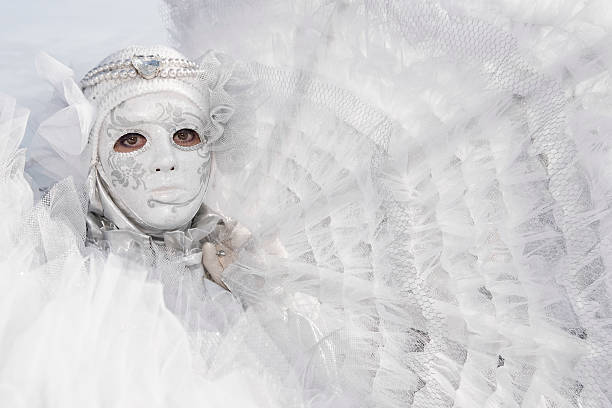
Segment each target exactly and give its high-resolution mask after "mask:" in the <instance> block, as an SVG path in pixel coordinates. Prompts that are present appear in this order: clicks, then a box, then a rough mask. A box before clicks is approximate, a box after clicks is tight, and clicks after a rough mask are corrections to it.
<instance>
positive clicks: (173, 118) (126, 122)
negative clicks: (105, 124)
mask: <svg viewBox="0 0 612 408" xmlns="http://www.w3.org/2000/svg"><path fill="white" fill-rule="evenodd" d="M121 105H123V103H122V104H120V105H119V106H121ZM155 106H156V107H158V108H161V112H159V114H158V115H157V117H156V118H155V119H153V118H138V119H130V118H129V117H127V115H126V114H125V113H121V114H119V113H118V112H117V110H116V109H113V110H112V111H111V112H110V123H111V125H112V126H113V127H115V128H116V127H134V126H138V125H141V124H143V123H153V124H157V125H160V126H162V127H164V128H166V129H167V130H169V131H170V130H172V128H174V125H176V124H177V123H178V124H180V123H182V122H184V121H187V120H188V119H189V118H192V119H196V120H197V121H198V122H200V124H202V125H204V126H205V125H206V122H207V121H206V120H205V118H203V117H201V116H200V115H197V114H195V113H193V112H186V111H184V110H183V109H172V105H171V104H170V103H168V104H166V105H165V106H164V104H162V103H161V102H158V103H156V104H155ZM149 112H150V113H154V112H151V111H149ZM126 113H127V114H129V113H130V110H127V112H126Z"/></svg>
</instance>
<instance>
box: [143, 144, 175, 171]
mask: <svg viewBox="0 0 612 408" xmlns="http://www.w3.org/2000/svg"><path fill="white" fill-rule="evenodd" d="M150 166H151V167H150V168H151V172H153V173H169V172H173V171H175V170H176V168H177V162H176V158H175V156H174V152H173V149H172V146H171V145H170V143H169V142H167V143H164V142H162V143H161V146H160V145H158V146H157V149H155V156H154V157H153V160H151V165H150Z"/></svg>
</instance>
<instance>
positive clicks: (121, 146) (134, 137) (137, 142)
mask: <svg viewBox="0 0 612 408" xmlns="http://www.w3.org/2000/svg"><path fill="white" fill-rule="evenodd" d="M146 143H147V139H146V138H145V137H144V136H143V135H141V134H140V133H127V134H125V135H123V136H121V137H120V138H119V139H117V141H116V142H115V146H113V149H115V151H116V152H120V153H128V152H133V151H135V150H138V149H140V148H141V147H142V146H144V145H145V144H146Z"/></svg>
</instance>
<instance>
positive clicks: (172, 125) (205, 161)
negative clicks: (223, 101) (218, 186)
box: [98, 92, 211, 231]
mask: <svg viewBox="0 0 612 408" xmlns="http://www.w3.org/2000/svg"><path fill="white" fill-rule="evenodd" d="M207 118H208V112H203V111H202V110H201V109H199V108H198V107H197V106H196V105H195V104H194V103H193V102H191V101H190V100H189V99H187V98H186V97H184V96H182V95H180V94H177V93H173V92H158V93H153V94H147V95H142V96H138V97H134V98H132V99H128V100H127V101H125V102H123V103H121V104H120V105H119V106H117V107H115V108H114V109H113V110H112V111H111V112H110V114H109V115H108V116H107V117H106V118H105V119H104V121H103V123H102V126H101V129H100V135H99V138H98V155H99V163H100V164H99V168H98V170H99V173H100V175H101V177H102V181H103V183H104V184H105V185H106V189H107V190H108V192H109V194H110V196H111V198H112V199H113V201H114V202H115V203H116V204H117V206H118V207H119V208H120V209H121V210H122V211H123V212H124V214H125V215H127V216H128V217H129V218H130V219H131V220H132V221H133V222H135V223H136V224H138V225H139V226H140V227H142V228H143V229H144V230H153V231H170V230H176V229H181V228H184V227H185V226H187V225H188V224H189V223H190V221H191V219H192V218H193V217H194V215H195V214H196V212H197V211H198V209H199V208H200V206H201V205H202V202H203V199H204V194H205V192H206V187H207V184H208V179H209V176H210V171H211V152H210V149H209V146H208V144H207V141H206V139H205V136H204V135H205V134H207V132H206V130H207V124H208V123H209V122H208V120H207Z"/></svg>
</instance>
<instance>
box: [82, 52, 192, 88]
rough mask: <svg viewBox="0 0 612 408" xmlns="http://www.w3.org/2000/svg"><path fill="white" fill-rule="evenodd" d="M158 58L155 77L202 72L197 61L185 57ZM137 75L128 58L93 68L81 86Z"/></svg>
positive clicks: (185, 75) (131, 60)
mask: <svg viewBox="0 0 612 408" xmlns="http://www.w3.org/2000/svg"><path fill="white" fill-rule="evenodd" d="M157 60H158V61H159V63H160V69H159V72H157V73H156V74H155V75H154V77H162V78H180V77H197V76H198V74H199V73H200V69H199V68H198V65H197V64H196V63H195V62H193V61H189V60H187V59H184V58H159V59H157ZM137 76H139V73H138V70H137V69H136V67H135V66H134V62H133V59H131V58H127V59H124V60H120V61H113V62H110V63H107V64H104V65H100V66H97V67H95V68H93V69H92V70H90V71H89V72H88V73H87V74H86V75H85V77H84V78H83V79H82V80H81V87H82V88H86V87H90V86H94V85H97V84H99V83H100V82H103V81H107V80H113V79H128V78H136V77H137Z"/></svg>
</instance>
